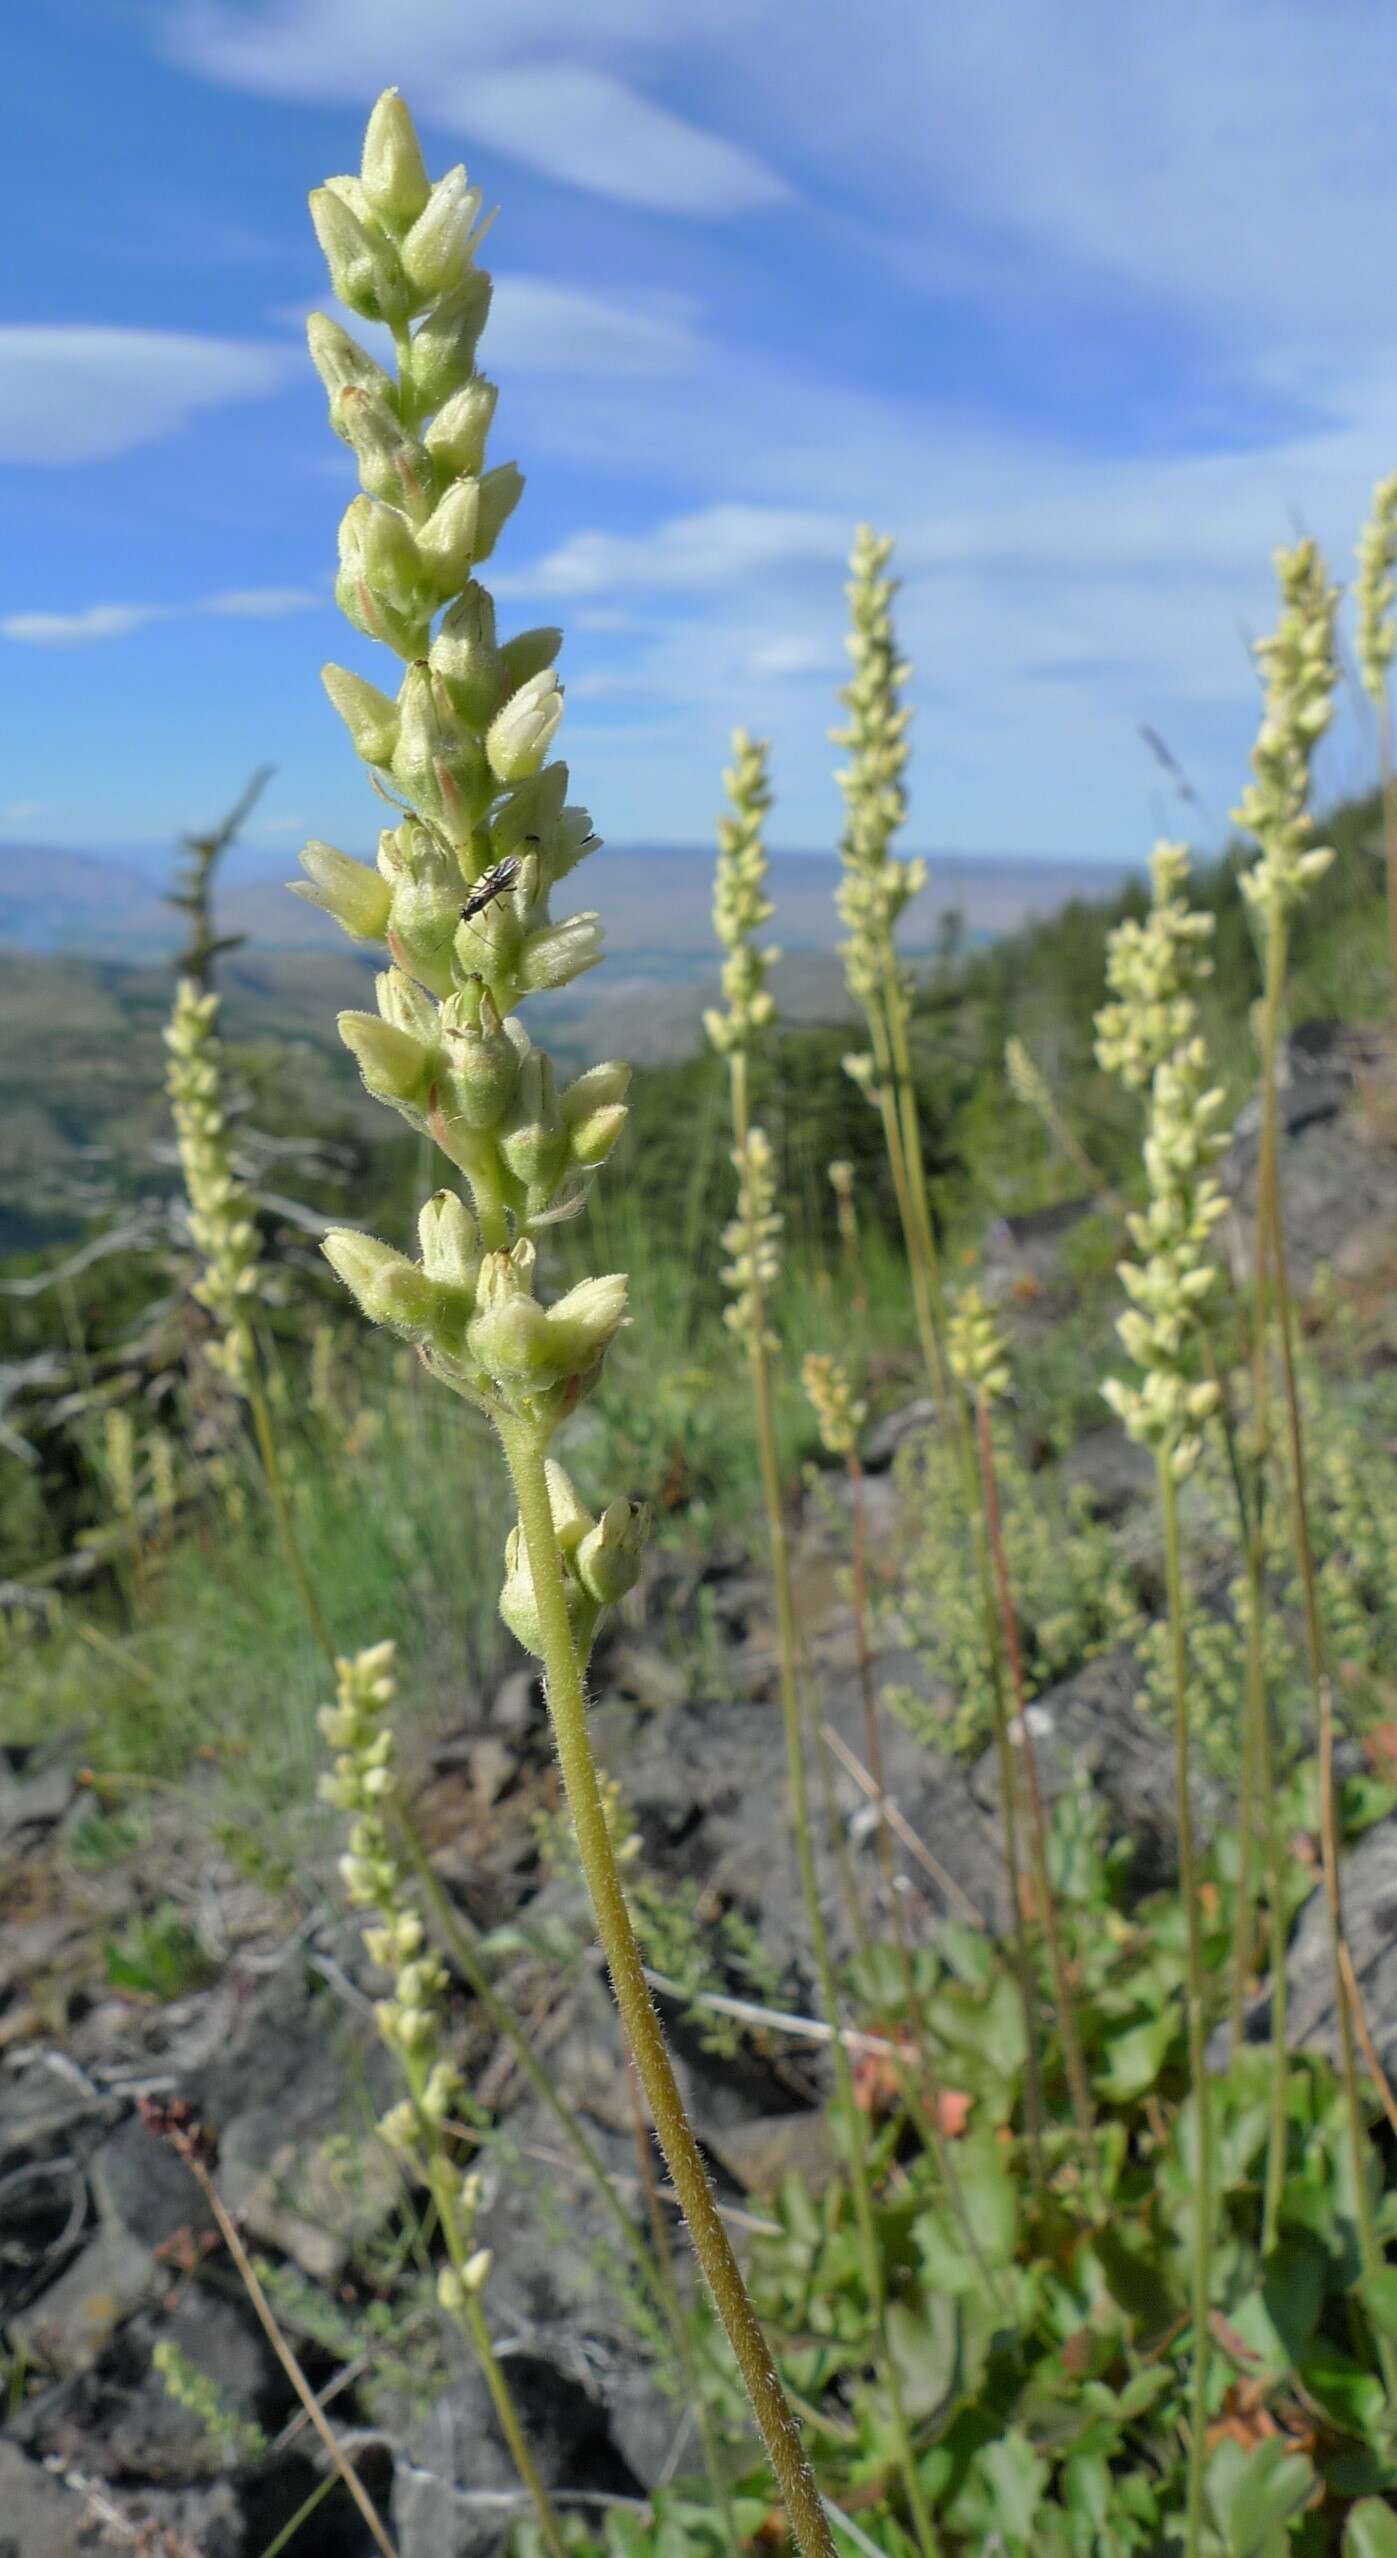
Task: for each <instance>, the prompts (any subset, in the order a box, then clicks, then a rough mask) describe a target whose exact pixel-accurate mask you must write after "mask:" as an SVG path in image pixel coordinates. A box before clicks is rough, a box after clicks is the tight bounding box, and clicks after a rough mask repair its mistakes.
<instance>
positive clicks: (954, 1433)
mask: <svg viewBox="0 0 1397 2558" xmlns="http://www.w3.org/2000/svg"><path fill="white" fill-rule="evenodd" d="M866 1018H867V1021H868V1030H869V1039H870V1043H871V1046H872V1049H873V1057H874V1064H875V1066H876V1068H877V1070H878V1086H877V1088H878V1101H879V1108H880V1110H881V1113H882V1119H883V1136H884V1142H885V1144H886V1147H887V1153H888V1162H889V1166H890V1169H891V1171H892V1177H893V1189H894V1192H895V1195H896V1198H897V1205H898V1215H899V1218H900V1220H901V1223H902V1237H903V1245H904V1248H905V1250H906V1254H907V1267H908V1273H909V1276H910V1279H911V1283H912V1303H913V1309H914V1312H915V1314H916V1320H917V1331H918V1336H919V1338H920V1341H921V1345H922V1354H923V1357H924V1359H925V1361H926V1368H927V1377H928V1381H929V1383H930V1385H931V1390H932V1395H933V1399H934V1401H935V1403H936V1408H937V1412H938V1414H939V1415H940V1416H941V1419H942V1423H943V1427H946V1428H947V1429H948V1431H949V1435H950V1439H951V1444H952V1446H953V1447H954V1449H955V1454H956V1462H957V1465H958V1467H959V1469H960V1479H961V1489H962V1494H963V1496H964V1502H965V1515H966V1518H967V1519H968V1520H969V1522H970V1528H971V1535H972V1538H973V1541H974V1547H975V1569H976V1576H977V1579H978V1582H979V1590H980V1611H981V1617H982V1621H983V1624H984V1629H985V1651H986V1659H987V1662H988V1666H989V1675H990V1691H991V1703H992V1711H993V1719H994V1736H995V1752H996V1757H997V1759H998V1763H999V1776H1000V1793H1001V1797H1002V1801H1003V1821H1004V1861H1005V1867H1006V1872H1007V1877H1008V1884H1009V1900H1010V1909H1011V1930H1012V1945H1013V1961H1014V1970H1015V1975H1016V1978H1017V1980H1018V1984H1019V1994H1020V1997H1021V2000H1022V2003H1023V2014H1024V2044H1025V2051H1026V2065H1025V2070H1024V2119H1025V2126H1026V2129H1027V2134H1028V2145H1029V2154H1030V2157H1031V2159H1032V2161H1033V2171H1034V2179H1035V2182H1036V2183H1037V2185H1038V2188H1039V2190H1040V2192H1041V2191H1042V2189H1043V2185H1044V2181H1045V2171H1044V2164H1043V2096H1042V2083H1041V2076H1040V2070H1039V2061H1038V2032H1037V2019H1036V2013H1035V2002H1034V1995H1033V1970H1032V1965H1031V1963H1030V1961H1029V1956H1028V1939H1027V1934H1026V1932H1025V1927H1024V1910H1023V1888H1022V1877H1021V1869H1020V1864H1019V1844H1018V1808H1017V1784H1016V1779H1015V1773H1014V1760H1013V1753H1012V1751H1011V1749H1010V1746H1009V1735H1008V1716H1007V1710H1006V1705H1005V1697H1004V1665H1003V1661H1002V1659H1001V1655H1000V1646H999V1632H998V1620H997V1615H996V1610H995V1601H994V1589H993V1584H992V1580H991V1575H990V1560H989V1545H988V1540H987V1537H986V1533H985V1521H984V1512H983V1506H982V1502H981V1497H980V1488H979V1482H978V1478H977V1474H976V1468H975V1456H974V1451H973V1449H972V1447H971V1444H970V1430H969V1426H968V1423H967V1419H966V1413H965V1408H964V1406H963V1404H962V1402H961V1399H960V1396H959V1395H958V1394H956V1393H953V1392H951V1391H950V1390H949V1388H948V1384H947V1376H946V1362H945V1358H944V1355H943V1352H942V1348H941V1335H942V1332H943V1330H944V1322H943V1316H944V1307H943V1302H942V1295H941V1274H940V1261H939V1256H938V1254H937V1250H936V1237H935V1234H934V1232H933V1230H932V1224H931V1213H930V1210H929V1208H928V1205H927V1195H926V1175H925V1171H924V1168H923V1162H922V1151H921V1132H920V1128H919V1125H918V1121H917V1110H916V1096H915V1093H914V1091H913V1087H912V1076H911V1053H910V1049H909V1046H908V1040H907V1027H906V1009H905V1005H904V1002H903V996H902V986H901V981H900V979H899V978H898V974H897V962H896V957H895V954H894V953H893V951H892V949H891V947H889V949H888V951H887V954H886V958H885V966H884V987H883V1001H882V1003H881V1004H880V1003H879V1002H877V1000H876V999H875V1000H874V1001H872V1002H870V1004H869V1005H868V1007H867V1012H866Z"/></svg>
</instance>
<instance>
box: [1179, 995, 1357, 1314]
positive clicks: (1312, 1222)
mask: <svg viewBox="0 0 1397 2558" xmlns="http://www.w3.org/2000/svg"><path fill="white" fill-rule="evenodd" d="M1328 1027H1329V1026H1328V1025H1322V1024H1310V1025H1308V1026H1307V1029H1306V1031H1305V1032H1304V1033H1303V1034H1301V1035H1299V1036H1297V1037H1296V1038H1294V1039H1291V1040H1290V1041H1288V1042H1287V1045H1286V1049H1285V1052H1284V1056H1283V1060H1282V1081H1281V1092H1280V1120H1281V1138H1282V1143H1281V1158H1280V1185H1281V1198H1282V1202H1283V1209H1284V1217H1285V1233H1286V1250H1287V1257H1288V1260H1289V1265H1290V1278H1291V1284H1292V1286H1293V1287H1294V1288H1295V1289H1296V1290H1297V1291H1298V1292H1299V1293H1300V1294H1301V1295H1304V1294H1307V1293H1308V1291H1309V1290H1310V1288H1311V1287H1312V1286H1313V1284H1314V1280H1315V1276H1316V1273H1317V1272H1318V1270H1319V1268H1320V1266H1321V1264H1328V1265H1329V1266H1330V1267H1331V1268H1332V1269H1333V1270H1334V1271H1335V1272H1336V1274H1337V1275H1338V1277H1339V1278H1341V1279H1343V1278H1350V1279H1357V1278H1360V1277H1362V1276H1364V1275H1365V1274H1366V1273H1367V1272H1369V1271H1370V1270H1372V1269H1374V1268H1375V1267H1382V1266H1385V1265H1386V1263H1387V1261H1388V1260H1389V1259H1390V1255H1391V1251H1392V1238H1393V1233H1394V1229H1397V1151H1394V1149H1393V1147H1392V1145H1391V1143H1390V1142H1389V1141H1388V1140H1386V1139H1385V1138H1384V1136H1383V1133H1382V1131H1381V1129H1380V1128H1378V1127H1375V1126H1373V1125H1371V1124H1370V1123H1369V1121H1368V1120H1367V1119H1366V1118H1365V1117H1364V1115H1363V1113H1362V1111H1361V1110H1358V1109H1356V1108H1354V1107H1353V1106H1352V1093H1353V1075H1352V1070H1351V1067H1350V1063H1349V1060H1348V1057H1347V1055H1346V1053H1345V1043H1344V1041H1343V1040H1342V1038H1341V1037H1337V1036H1336V1037H1335V1038H1334V1039H1332V1040H1330V1041H1328V1042H1327V1043H1326V1042H1325V1041H1324V1040H1323V1039H1321V1037H1320V1034H1321V1032H1323V1031H1324V1030H1326V1029H1327V1028H1328ZM1257 1151H1258V1136H1257V1128H1256V1124H1255V1114H1254V1111H1253V1112H1251V1113H1248V1112H1243V1114H1242V1116H1241V1118H1239V1120H1238V1123H1237V1132H1236V1134H1235V1136H1234V1139H1233V1143H1232V1146H1231V1147H1230V1149H1229V1151H1228V1153H1227V1155H1226V1156H1225V1157H1224V1159H1223V1162H1222V1164H1221V1166H1220V1167H1219V1173H1220V1178H1221V1181H1222V1185H1223V1188H1224V1189H1225V1190H1226V1191H1227V1192H1228V1193H1229V1195H1230V1197H1231V1198H1232V1200H1233V1201H1234V1203H1235V1206H1236V1210H1237V1217H1236V1220H1235V1224H1234V1230H1233V1233H1232V1236H1231V1242H1232V1247H1233V1257H1234V1260H1235V1261H1236V1263H1237V1265H1238V1267H1239V1268H1241V1269H1245V1268H1246V1267H1247V1266H1248V1265H1249V1262H1250V1256H1251V1228H1252V1221H1253V1217H1254V1213H1255V1202H1256V1172H1257Z"/></svg>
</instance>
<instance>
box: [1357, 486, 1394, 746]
mask: <svg viewBox="0 0 1397 2558" xmlns="http://www.w3.org/2000/svg"><path fill="white" fill-rule="evenodd" d="M1394 569H1397V471H1394V472H1393V473H1392V474H1391V476H1390V478H1388V479H1385V480H1379V482H1378V484H1377V487H1376V488H1375V489H1374V491H1373V511H1372V514H1371V515H1370V516H1369V518H1368V521H1367V523H1366V524H1365V525H1364V527H1363V531H1362V533H1361V534H1360V536H1359V541H1358V587H1357V608H1358V633H1357V636H1358V672H1359V674H1360V676H1361V677H1362V679H1363V689H1364V691H1365V693H1367V694H1368V696H1369V698H1370V699H1371V700H1372V701H1373V702H1375V703H1379V704H1380V703H1382V702H1383V701H1384V700H1385V699H1386V696H1387V670H1388V668H1389V666H1390V665H1391V663H1392V649H1393V628H1392V605H1393V597H1394V593H1395V592H1397V589H1395V588H1394V583H1393V571H1394Z"/></svg>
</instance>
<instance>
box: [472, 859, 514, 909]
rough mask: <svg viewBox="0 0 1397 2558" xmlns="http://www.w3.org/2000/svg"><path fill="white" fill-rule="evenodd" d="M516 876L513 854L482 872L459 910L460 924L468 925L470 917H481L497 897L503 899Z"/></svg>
mask: <svg viewBox="0 0 1397 2558" xmlns="http://www.w3.org/2000/svg"><path fill="white" fill-rule="evenodd" d="M518 876H519V864H518V861H517V860H516V858H515V856H514V854H513V853H510V854H508V855H506V858H505V859H504V860H503V861H502V862H495V863H494V864H493V866H492V867H491V868H490V869H489V870H487V871H483V872H482V873H481V876H480V878H479V879H478V880H477V881H476V883H475V886H474V888H473V889H472V890H471V893H470V895H469V897H468V898H467V899H466V902H465V904H464V906H463V907H462V908H461V921H462V923H463V924H468V923H469V922H470V920H471V917H472V915H483V914H484V912H485V909H486V907H487V906H493V905H494V902H495V899H496V898H497V897H503V896H504V894H505V891H506V889H510V888H512V887H513V886H514V883H515V881H516V879H517V878H518Z"/></svg>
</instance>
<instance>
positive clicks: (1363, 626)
mask: <svg viewBox="0 0 1397 2558" xmlns="http://www.w3.org/2000/svg"><path fill="white" fill-rule="evenodd" d="M1394 571H1397V471H1394V472H1392V473H1391V474H1390V476H1389V477H1388V478H1387V479H1385V480H1379V482H1378V484H1377V487H1376V488H1375V489H1374V491H1373V511H1372V513H1371V515H1370V516H1369V518H1368V521H1367V523H1366V524H1365V525H1364V527H1363V531H1362V533H1361V535H1360V536H1359V542H1358V584H1357V590H1356V598H1355V600H1356V605H1357V641H1358V672H1359V675H1360V676H1361V678H1362V682H1363V690H1364V692H1365V693H1366V694H1367V696H1368V699H1369V701H1370V702H1371V703H1372V705H1373V716H1374V718H1375V719H1376V721H1377V724H1378V767H1379V772H1380V774H1381V780H1382V833H1383V850H1384V854H1385V857H1386V863H1387V931H1388V948H1389V952H1390V955H1391V967H1392V1001H1393V1005H1394V1007H1397V778H1394V775H1393V770H1392V702H1391V696H1390V694H1389V691H1388V676H1389V672H1390V669H1391V666H1392V653H1393V646H1394V638H1395V637H1397V635H1395V634H1394V631H1393V622H1392V608H1393V604H1394V601H1397V581H1394Z"/></svg>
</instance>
